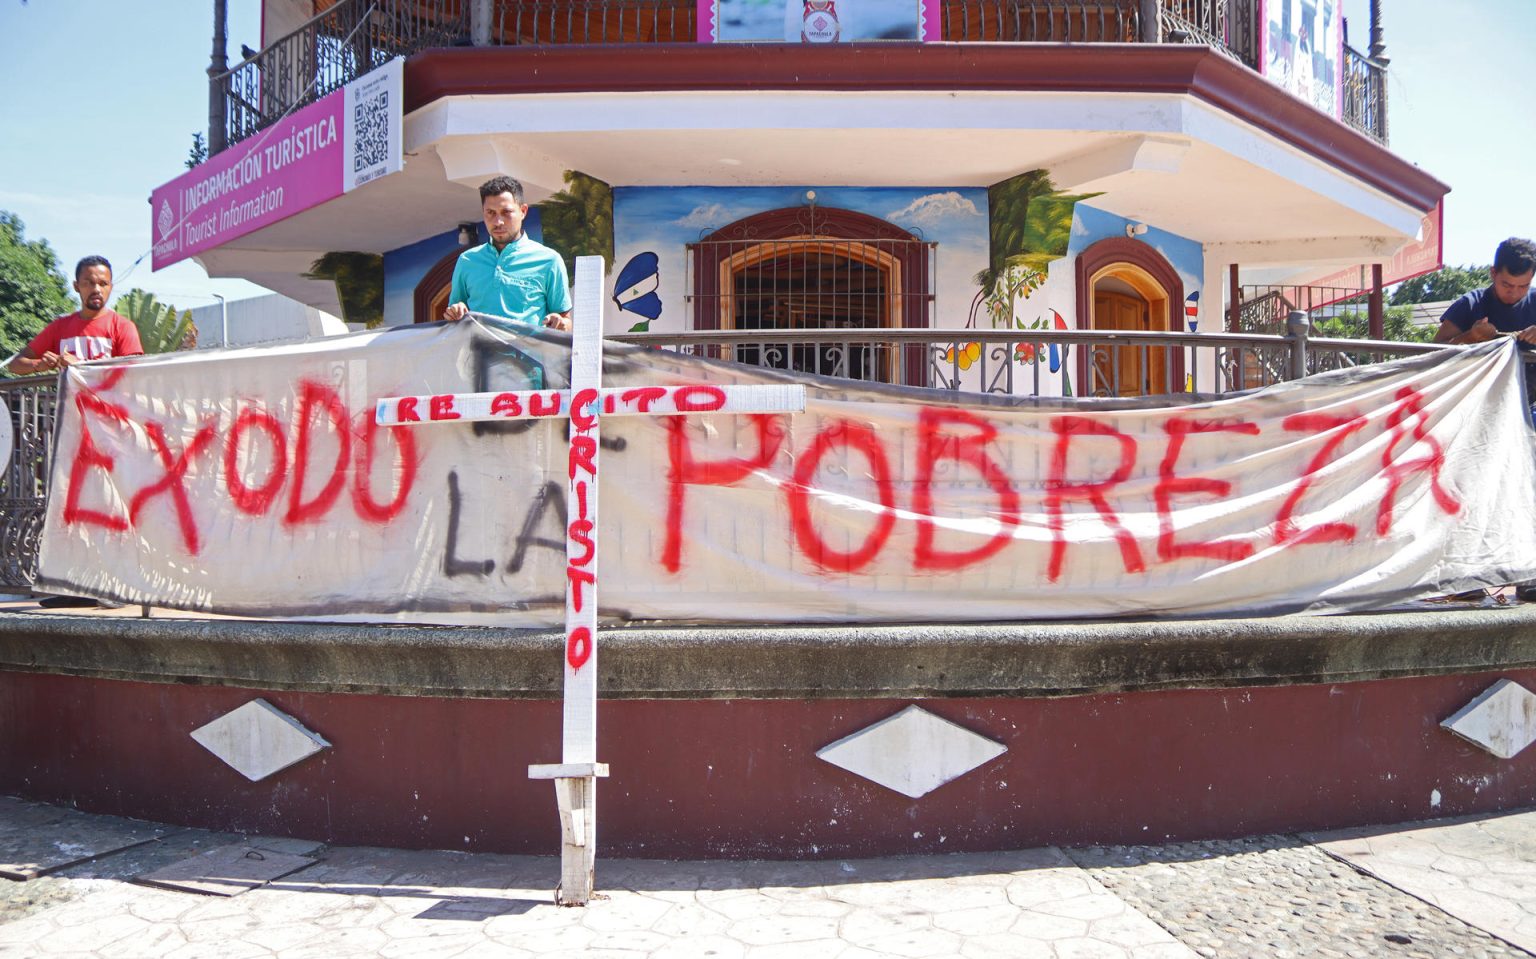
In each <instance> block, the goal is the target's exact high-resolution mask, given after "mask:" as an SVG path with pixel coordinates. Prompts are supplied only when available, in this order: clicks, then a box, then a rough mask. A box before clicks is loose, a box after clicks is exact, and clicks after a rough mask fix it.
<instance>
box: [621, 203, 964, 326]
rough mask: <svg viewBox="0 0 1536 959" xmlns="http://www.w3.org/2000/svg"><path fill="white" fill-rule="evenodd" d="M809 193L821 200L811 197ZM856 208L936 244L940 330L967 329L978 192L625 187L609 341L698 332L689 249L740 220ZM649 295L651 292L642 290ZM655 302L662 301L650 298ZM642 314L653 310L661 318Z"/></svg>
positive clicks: (934, 268) (934, 313)
mask: <svg viewBox="0 0 1536 959" xmlns="http://www.w3.org/2000/svg"><path fill="white" fill-rule="evenodd" d="M808 194H809V195H811V196H812V197H814V199H810V198H808ZM813 205H814V208H815V210H816V211H818V213H819V214H824V213H825V212H826V211H828V210H850V211H853V212H855V213H860V214H864V215H867V216H870V217H875V218H877V219H879V220H882V221H885V222H887V223H890V224H894V225H895V226H897V227H900V228H901V229H902V230H904V231H907V232H909V233H911V234H912V235H913V236H915V237H917V238H919V239H920V240H922V241H926V242H928V243H932V244H934V246H933V247H932V249H933V264H932V267H931V275H932V284H933V288H932V290H931V291H930V293H931V295H932V299H933V304H934V306H933V310H932V323H933V325H934V326H936V327H940V328H946V327H947V328H958V327H962V326H964V325H965V322H966V314H965V308H966V304H968V303H970V302H971V300H972V294H973V293H974V292H975V289H976V281H975V276H976V274H977V272H978V271H980V270H984V269H985V268H986V265H987V249H988V239H987V215H986V210H987V195H986V191H984V190H981V189H978V188H961V189H950V188H944V187H939V188H930V189H918V188H905V187H827V186H816V187H804V186H795V187H618V188H616V189H614V191H613V209H614V214H613V216H614V251H613V253H614V256H613V260H612V261H611V262H612V263H614V264H616V272H617V274H621V275H615V276H614V278H613V281H612V287H611V289H612V294H611V296H612V299H611V303H610V306H609V307H608V311H607V315H606V317H605V320H604V328H605V329H606V330H607V332H609V333H622V332H627V331H630V330H633V329H635V327H636V326H637V325H638V324H640V323H642V322H644V323H645V324H646V326H645V329H646V330H648V331H649V332H653V333H672V332H682V331H684V330H689V329H693V328H695V319H696V317H695V315H694V314H695V313H696V312H697V311H698V310H700V309H708V308H709V307H708V305H706V304H698V303H695V302H693V295H694V291H693V286H692V279H693V278H692V275H691V273H690V272H689V271H690V267H689V260H688V257H689V253H688V250H689V245H690V244H697V243H699V242H700V241H701V240H704V239H705V238H707V237H709V236H710V235H711V234H713V233H715V232H716V231H718V230H720V229H722V228H723V227H726V226H729V225H731V224H733V223H735V222H737V221H739V220H743V219H746V218H747V217H750V216H754V215H756V214H761V213H766V212H769V211H774V210H801V211H805V216H806V220H807V222H809V221H810V220H812V219H813V218H814V216H813V214H812V213H811V210H812V206H813ZM642 287H643V288H642ZM652 296H654V298H652ZM640 309H645V310H655V311H656V313H655V315H654V316H650V317H649V318H647V314H645V313H641V312H640Z"/></svg>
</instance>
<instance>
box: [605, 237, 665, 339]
mask: <svg viewBox="0 0 1536 959" xmlns="http://www.w3.org/2000/svg"><path fill="white" fill-rule="evenodd" d="M658 262H660V258H659V257H657V256H656V254H655V253H653V252H651V251H650V250H646V251H645V252H644V253H636V254H635V255H634V256H632V257H630V258H629V262H628V263H626V264H624V266H623V267H622V268H620V270H619V273H618V275H617V276H616V277H614V280H613V303H614V305H615V306H617V307H618V308H619V311H620V312H623V313H633V314H635V315H636V316H637V317H643V319H639V320H636V321H635V325H634V326H631V327H630V328H629V332H631V333H647V332H649V331H650V329H651V321H652V320H654V319H656V318H657V317H659V316H661V297H660V296H657V295H656V287H657V285H658V284H659V283H660V277H659V276H658V272H657V263H658Z"/></svg>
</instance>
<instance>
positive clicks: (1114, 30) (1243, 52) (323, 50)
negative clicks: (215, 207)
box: [208, 0, 1386, 152]
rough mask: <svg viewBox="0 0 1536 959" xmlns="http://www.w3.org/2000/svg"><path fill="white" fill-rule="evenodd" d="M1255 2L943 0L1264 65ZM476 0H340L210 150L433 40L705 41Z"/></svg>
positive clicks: (1027, 30) (1017, 34) (646, 2)
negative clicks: (480, 8)
mask: <svg viewBox="0 0 1536 959" xmlns="http://www.w3.org/2000/svg"><path fill="white" fill-rule="evenodd" d="M1257 4H1258V0H941V17H940V24H941V27H940V28H941V31H942V36H943V39H945V40H947V41H999V42H1010V43H1138V42H1147V41H1157V40H1161V41H1166V42H1173V43H1199V44H1209V45H1210V46H1212V47H1215V48H1216V49H1218V50H1220V51H1222V52H1223V53H1225V54H1227V55H1228V56H1231V57H1233V58H1234V59H1236V60H1238V61H1240V62H1241V63H1244V64H1246V65H1247V66H1248V67H1250V68H1253V69H1257V68H1258V32H1257V31H1258V13H1257ZM475 6H476V5H475V3H474V2H473V0H338V2H336V3H334V4H332V5H331V6H329V7H327V8H326V9H325V10H324V11H323V12H322V13H320V14H319V15H317V16H316V17H314V18H313V19H312V20H310V21H309V22H307V23H305V24H304V25H303V26H302V27H300V28H299V29H298V30H295V31H294V32H293V33H290V34H288V35H287V36H285V37H283V38H281V39H280V40H277V41H275V42H274V43H273V44H272V45H271V46H269V47H267V48H266V49H265V50H262V51H261V52H260V53H258V54H256V55H255V56H253V57H250V58H248V59H246V60H244V61H242V62H240V63H238V64H236V65H235V66H234V67H232V68H231V69H229V70H228V71H227V72H225V73H222V74H220V75H218V76H216V77H214V78H213V79H212V81H211V82H212V84H213V91H212V93H213V96H214V97H215V102H219V101H222V102H223V104H224V123H223V130H221V131H220V130H210V131H209V134H210V135H209V138H208V139H209V142H210V143H211V144H212V148H213V149H214V151H215V152H217V151H218V150H219V149H222V148H223V147H225V146H228V145H229V144H233V143H238V142H240V141H241V140H243V139H245V138H247V137H249V136H251V135H253V134H255V133H257V132H259V131H260V130H262V129H264V128H266V127H268V126H270V125H272V124H273V123H275V122H277V120H278V119H280V118H281V117H282V116H284V115H285V114H286V113H288V112H291V111H292V110H294V109H297V108H298V107H302V106H304V105H305V104H308V103H312V102H314V101H315V100H317V99H319V98H321V97H323V96H325V95H326V94H328V93H331V92H333V91H335V90H338V89H340V88H341V87H342V86H343V85H345V84H346V83H348V82H349V81H351V80H354V79H356V78H357V77H360V76H362V75H363V74H365V73H367V72H368V71H369V70H372V69H373V68H374V67H376V66H379V65H381V64H383V63H384V62H385V61H386V60H388V59H390V58H391V57H395V56H411V55H412V54H415V53H419V52H421V51H422V50H426V49H428V48H431V47H444V46H466V45H477V46H524V45H534V44H537V45H550V44H620V43H691V42H693V41H694V40H695V39H696V37H695V33H696V29H695V25H696V21H697V0H493V2H492V3H491V4H490V6H489V8H488V10H489V14H488V16H485V17H483V18H477V17H476V16H474V15H473V13H472V10H473V8H474V7H475ZM1153 7H1155V8H1156V9H1157V11H1158V12H1157V16H1156V18H1155V19H1156V21H1157V22H1156V23H1150V22H1148V20H1149V19H1151V17H1150V15H1147V14H1144V11H1145V10H1147V9H1151V8H1153ZM887 42H896V41H887ZM1376 69H1378V70H1379V67H1377V68H1376ZM1374 89H1376V90H1378V91H1379V94H1380V96H1381V99H1380V102H1379V107H1380V109H1379V116H1380V124H1379V126H1380V129H1381V130H1382V134H1381V136H1379V137H1378V139H1384V138H1385V125H1386V101H1385V98H1384V97H1385V88H1384V87H1382V86H1380V84H1379V83H1378V85H1377V87H1376V88H1374ZM1348 102H1349V97H1348V96H1347V95H1346V103H1348ZM1373 109H1374V108H1373ZM1369 115H1370V116H1376V115H1377V114H1376V113H1371V114H1369ZM220 133H222V136H220V135H218V134H220ZM1373 135H1374V134H1373Z"/></svg>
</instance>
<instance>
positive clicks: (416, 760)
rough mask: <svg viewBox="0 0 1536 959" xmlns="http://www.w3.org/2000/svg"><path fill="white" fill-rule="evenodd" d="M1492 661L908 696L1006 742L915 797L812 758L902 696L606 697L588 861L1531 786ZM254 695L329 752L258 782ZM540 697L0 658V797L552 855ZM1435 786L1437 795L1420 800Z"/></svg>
mask: <svg viewBox="0 0 1536 959" xmlns="http://www.w3.org/2000/svg"><path fill="white" fill-rule="evenodd" d="M1500 676H1508V677H1509V678H1512V679H1515V680H1516V681H1519V682H1522V683H1524V684H1525V685H1527V686H1532V685H1536V671H1523V672H1521V671H1516V672H1509V673H1484V674H1478V675H1471V676H1467V675H1462V676H1444V677H1427V678H1413V679H1399V680H1386V681H1379V682H1369V683H1353V684H1342V685H1334V686H1288V687H1258V688H1246V689H1226V690H1221V689H1216V690H1212V689H1200V690H1172V691H1159V692H1140V693H1128V694H1120V695H1095V696H1080V697H1069V698H1062V699H983V698H978V699H939V700H923V701H920V705H922V707H923V708H925V709H928V710H931V711H932V712H934V713H937V714H939V715H941V716H944V717H946V718H948V719H951V720H953V721H954V722H957V723H959V724H961V725H963V726H965V727H967V728H970V729H972V730H975V731H976V732H979V733H982V734H984V735H987V736H990V737H993V738H995V739H997V740H999V741H1001V742H1003V743H1005V744H1006V745H1007V746H1008V749H1009V751H1008V752H1007V753H1005V754H1004V755H1003V756H1001V757H999V758H998V759H996V760H994V761H993V762H992V763H990V764H988V765H986V766H984V767H982V768H981V769H980V770H977V771H975V772H972V773H970V774H968V775H966V776H964V777H961V778H960V779H958V780H956V781H954V782H951V783H949V784H947V785H945V786H942V787H940V788H939V789H938V790H936V791H934V792H932V793H930V794H928V795H927V796H925V797H923V798H921V799H917V800H909V799H907V798H906V797H905V796H902V795H899V794H897V793H894V792H891V791H889V790H886V789H884V788H882V787H880V786H876V785H874V784H872V783H869V782H867V781H865V780H863V779H860V778H858V777H856V776H854V775H852V774H850V773H848V772H845V771H844V770H841V769H838V768H836V767H833V766H831V765H829V764H827V763H825V762H822V761H820V760H818V759H816V758H815V751H816V750H817V749H818V748H820V747H822V746H824V745H826V744H827V743H830V742H832V741H834V740H836V739H838V738H840V737H842V736H845V735H847V734H849V733H852V732H854V731H856V730H858V729H860V728H862V727H864V726H865V725H867V724H869V723H871V722H874V721H876V720H878V719H882V718H884V717H886V716H889V715H891V714H892V713H894V712H896V711H898V710H899V709H901V708H903V707H905V706H906V705H908V703H909V702H910V701H908V700H900V701H896V700H877V699H868V700H828V701H792V700H756V701H748V700H735V701H731V700H711V701H662V700H649V701H645V700H639V701H636V700H619V701H608V702H604V703H602V704H601V705H600V707H599V730H600V746H599V751H598V756H599V759H601V760H603V761H606V762H608V763H610V764H611V765H612V768H613V775H612V778H610V779H608V780H605V781H604V782H603V783H602V785H601V786H600V787H599V810H600V824H601V827H600V831H599V842H600V850H601V852H602V854H603V855H620V856H661V857H689V856H714V855H722V854H724V855H733V856H745V855H760V856H768V857H773V856H783V857H803V856H842V855H858V854H883V853H898V852H913V851H950V850H968V849H1009V848H1023V847H1030V846H1038V845H1045V844H1088V843H1134V842H1145V841H1160V840H1164V839H1192V838H1206V837H1218V836H1235V835H1243V834H1252V833H1264V832H1274V831H1290V830H1296V829H1301V828H1314V827H1318V828H1320V827H1331V826H1343V825H1351V824H1361V823H1375V822H1393V821H1400V820H1410V819H1421V818H1429V817H1432V816H1438V815H1452V814H1458V813H1465V812H1473V811H1489V810H1496V809H1500V808H1510V807H1513V806H1519V805H1524V804H1529V803H1532V802H1536V749H1533V750H1530V751H1529V754H1521V755H1519V756H1517V757H1515V758H1514V759H1512V760H1499V759H1495V758H1494V757H1492V756H1490V755H1488V754H1487V753H1484V752H1483V751H1481V750H1479V749H1477V748H1475V747H1473V746H1471V745H1469V744H1466V743H1464V742H1463V741H1461V740H1460V739H1457V738H1456V737H1454V736H1452V735H1451V734H1449V733H1447V732H1445V731H1443V730H1441V729H1439V728H1438V727H1437V724H1438V722H1439V721H1440V720H1441V719H1443V718H1444V717H1446V716H1448V715H1450V714H1451V713H1453V712H1455V711H1456V710H1457V709H1459V708H1460V707H1461V706H1462V705H1463V704H1465V703H1466V701H1467V700H1469V699H1470V698H1472V697H1473V696H1474V695H1476V694H1477V693H1479V692H1481V691H1482V690H1483V689H1485V688H1487V687H1488V686H1489V685H1490V684H1492V683H1493V681H1494V680H1496V679H1497V678H1499V677H1500ZM257 695H264V697H265V698H266V699H267V700H268V701H269V702H271V703H272V704H273V705H275V706H277V707H279V708H280V709H282V710H284V711H286V712H288V713H290V714H292V715H293V716H295V717H296V718H298V719H299V720H300V721H301V722H303V723H304V724H305V725H306V726H308V727H309V728H311V729H313V730H315V731H316V732H318V733H320V734H321V735H323V736H324V737H325V738H326V739H328V740H329V741H330V742H331V743H332V745H333V748H332V749H329V750H327V751H325V752H323V753H321V754H320V755H318V756H316V757H312V758H311V759H309V760H307V761H305V762H303V763H301V764H299V765H297V766H294V767H292V768H290V769H287V770H284V771H283V772H280V773H278V774H276V775H275V776H272V777H270V778H269V779H267V780H266V781H264V782H260V783H250V782H248V781H246V780H245V779H244V777H242V776H240V775H239V774H237V773H236V772H234V771H233V770H231V769H230V768H228V767H227V766H225V765H224V764H223V763H222V762H220V761H219V760H217V759H215V758H214V757H213V756H211V755H210V754H209V753H207V752H206V751H205V750H204V749H203V748H202V747H201V746H199V745H197V744H196V743H195V742H194V741H193V740H192V739H191V738H190V737H189V736H188V735H187V734H188V733H189V732H190V731H191V730H192V729H194V728H196V727H198V726H200V725H202V724H203V723H206V722H208V721H209V720H211V719H213V718H215V717H217V716H219V715H221V714H223V713H224V712H227V711H228V710H230V709H233V708H235V707H236V706H239V705H241V704H242V703H244V702H246V701H248V700H249V699H251V698H254V697H255V696H257ZM559 722H560V715H559V708H558V704H557V703H554V702H541V701H527V700H521V701H511V700H454V699H429V698H403V697H386V696H349V695H341V694H315V693H285V692H269V693H265V694H260V693H257V692H254V691H250V690H240V689H226V688H220V687H213V686H177V685H160V684H147V683H132V682H119V681H112V680H98V679H82V678H74V677H66V676H55V675H39V674H24V673H0V750H3V752H0V760H3V761H0V790H3V791H4V792H8V793H13V794H18V795H23V796H27V797H30V798H36V799H41V800H46V801H51V802H63V803H72V804H75V805H77V806H79V807H80V808H81V809H85V810H88V811H92V812H106V813H115V814H118V815H126V816H135V817H139V818H145V819H151V820H159V821H164V822H171V823H179V824H186V825H195V826H204V827H209V828H216V829H228V830H235V831H245V832H251V833H263V834H274V835H294V836H301V837H306V838H312V839H322V840H327V841H331V842H336V843H343V844H380V845H392V846H403V847H433V848H472V849H477V850H494V851H500V852H523V853H547V854H553V853H554V852H556V851H557V849H558V845H559V831H558V827H557V824H556V820H555V803H554V797H553V789H552V787H551V786H550V784H549V783H548V782H542V781H531V780H529V779H528V778H527V767H528V765H529V764H530V763H540V762H554V761H556V760H558V758H559V757H558V744H559V735H558V733H559ZM1431 790H1438V791H1439V792H1440V794H1441V796H1442V802H1441V805H1440V806H1439V807H1438V808H1435V807H1432V806H1431V805H1430V793H1431Z"/></svg>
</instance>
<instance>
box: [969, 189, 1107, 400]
mask: <svg viewBox="0 0 1536 959" xmlns="http://www.w3.org/2000/svg"><path fill="white" fill-rule="evenodd" d="M1097 195H1098V194H1093V193H1086V194H1068V193H1063V192H1061V191H1059V190H1057V189H1056V187H1055V185H1054V184H1053V183H1052V182H1051V178H1050V175H1049V174H1048V173H1046V171H1044V170H1031V171H1029V172H1028V173H1021V174H1019V175H1018V176H1014V177H1009V178H1008V179H1006V180H1003V181H1001V182H999V183H995V184H993V185H992V186H991V187H989V188H988V189H987V208H988V223H987V232H988V241H989V242H988V259H987V267H986V269H984V270H982V271H981V272H980V273H977V274H976V277H975V282H976V287H977V289H976V293H975V295H974V297H973V298H972V300H971V309H970V313H969V315H968V316H967V317H966V326H967V328H970V329H975V328H977V327H978V318H979V317H980V316H982V315H984V316H985V317H986V319H987V325H988V327H989V328H990V329H994V330H997V329H1016V330H1042V329H1057V330H1064V329H1068V328H1069V326H1068V323H1067V321H1066V319H1065V318H1064V317H1063V316H1062V315H1061V313H1060V309H1061V308H1062V307H1066V306H1068V305H1069V304H1070V303H1071V301H1072V286H1071V278H1070V271H1069V270H1066V269H1056V268H1055V267H1056V265H1063V266H1064V265H1068V264H1067V262H1066V260H1065V257H1066V255H1067V252H1068V247H1069V245H1070V242H1071V238H1072V229H1073V223H1074V220H1073V210H1074V209H1075V208H1076V207H1077V204H1078V202H1079V201H1082V200H1085V199H1088V198H1089V197H1093V196H1097ZM1053 276H1054V277H1055V282H1052V278H1053ZM1037 294H1038V295H1037ZM956 352H958V353H959V356H954V355H953V354H954V353H956ZM1003 352H1004V354H1005V355H1008V354H1010V353H1011V356H1009V357H1008V361H1009V362H1011V363H1017V364H1023V365H1025V366H1029V367H1037V366H1038V365H1039V364H1040V363H1041V362H1045V363H1047V364H1048V370H1049V372H1050V374H1051V375H1052V377H1055V378H1056V383H1055V385H1056V387H1057V389H1055V390H1048V393H1055V394H1058V395H1062V396H1071V395H1072V380H1071V372H1070V371H1069V370H1068V368H1067V365H1066V360H1067V356H1068V354H1069V352H1070V348H1069V347H1066V346H1061V345H1057V344H1044V343H1029V342H1019V343H1016V344H1014V345H1013V349H1012V350H1011V351H1007V350H1005V351H1003ZM980 354H981V344H980V343H967V344H964V345H963V346H960V347H958V348H957V349H956V350H952V351H951V355H950V356H946V360H950V361H952V362H954V364H955V366H956V367H958V369H959V371H962V372H963V371H968V370H969V369H970V368H971V366H972V365H973V364H974V362H975V360H976V359H977V358H978V357H979V356H980ZM1008 372H1009V373H1012V371H1011V370H1010V371H1008ZM1028 372H1029V373H1030V374H1031V375H1030V376H1029V379H1030V381H1031V383H1032V382H1033V379H1034V375H1033V374H1034V373H1035V372H1036V371H1035V370H1030V371H1028ZM988 385H989V386H990V384H988Z"/></svg>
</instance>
